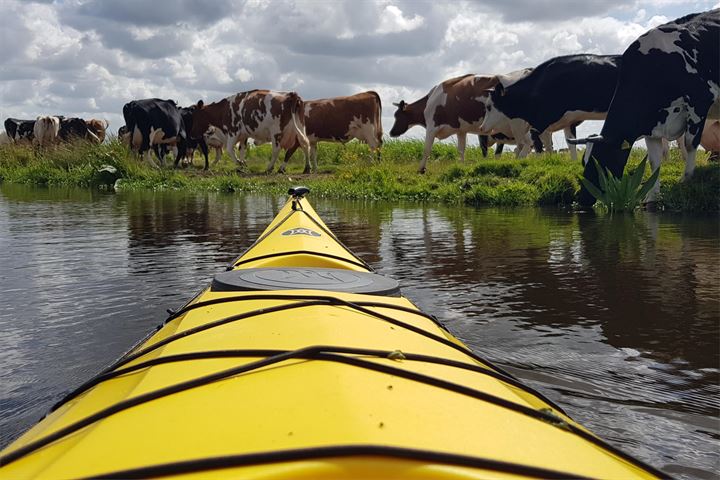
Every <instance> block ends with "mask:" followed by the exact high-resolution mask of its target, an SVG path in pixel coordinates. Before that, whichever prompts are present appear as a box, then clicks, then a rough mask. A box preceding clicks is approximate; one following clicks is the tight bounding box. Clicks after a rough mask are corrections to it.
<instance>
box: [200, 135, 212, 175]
mask: <svg viewBox="0 0 720 480" xmlns="http://www.w3.org/2000/svg"><path fill="white" fill-rule="evenodd" d="M200 151H201V152H202V154H203V157H205V168H204V170H209V169H210V160H209V159H208V155H209V154H210V150H209V149H208V145H207V143H205V141H204V140H203V141H201V142H200Z"/></svg>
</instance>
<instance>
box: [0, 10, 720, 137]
mask: <svg viewBox="0 0 720 480" xmlns="http://www.w3.org/2000/svg"><path fill="white" fill-rule="evenodd" d="M717 7H720V3H719V2H718V0H503V1H495V0H462V1H461V0H458V1H447V2H443V1H434V0H430V1H426V0H349V1H339V0H338V1H334V0H54V1H52V0H45V1H26V0H23V1H19V0H0V12H2V16H3V17H4V19H2V20H0V23H1V24H2V26H0V45H2V48H0V117H2V119H3V120H4V119H5V118H6V117H11V116H12V117H19V118H35V117H36V116H38V115H41V114H63V115H66V116H79V117H83V118H104V119H106V120H108V121H109V122H110V130H111V131H112V132H116V131H117V129H118V127H120V126H121V125H122V124H123V123H124V122H123V120H122V106H123V105H124V104H125V103H126V102H128V101H130V100H133V99H140V98H150V97H159V98H172V99H174V100H176V101H177V102H178V103H179V104H180V105H182V106H185V105H190V104H193V103H195V102H197V100H199V99H203V100H204V101H205V102H211V101H217V100H220V99H222V98H224V97H227V96H229V95H232V94H234V93H237V92H241V91H246V90H251V89H253V88H269V89H275V90H295V91H297V92H298V93H300V95H301V96H302V97H303V98H306V99H314V98H327V97H333V96H340V95H349V94H352V93H357V92H361V91H365V90H375V91H377V92H378V93H379V94H380V96H381V99H382V103H383V107H384V108H383V129H384V130H385V132H386V133H387V132H389V131H390V128H391V127H392V121H393V116H392V115H393V111H394V107H393V106H392V102H397V101H399V100H401V99H404V100H406V101H408V102H409V101H413V100H416V99H418V98H421V97H422V96H424V95H425V94H426V93H427V92H428V91H429V90H430V89H431V88H432V87H433V86H434V85H436V84H437V83H439V82H441V81H442V80H444V79H447V78H450V77H453V76H456V75H460V74H465V73H479V74H497V73H506V72H510V71H513V70H517V69H520V68H524V67H529V66H536V65H538V64H540V63H541V62H543V61H545V60H547V59H549V58H552V57H555V56H558V55H566V54H571V53H581V52H582V53H597V54H620V53H622V52H623V51H624V50H625V48H626V47H627V46H628V45H629V44H630V43H631V42H632V41H633V40H635V39H636V38H637V37H638V36H639V35H641V34H642V33H644V32H645V31H647V30H648V29H650V28H653V27H655V26H657V25H659V24H662V23H664V22H667V21H669V20H672V19H674V18H677V17H680V16H683V15H686V14H688V13H693V12H699V11H703V10H709V9H711V8H717ZM600 127H601V123H599V122H586V123H585V124H583V125H582V126H581V127H580V128H579V131H578V134H579V135H581V136H582V135H586V134H589V133H596V132H598V131H599V130H600ZM423 135H424V130H422V129H421V128H420V127H414V128H413V129H411V130H410V131H409V132H408V133H407V134H406V136H409V137H414V138H421V137H422V136H423ZM555 138H556V142H558V138H559V137H558V134H556V137H555ZM474 141H475V142H476V141H477V140H474ZM559 143H562V141H560V142H559Z"/></svg>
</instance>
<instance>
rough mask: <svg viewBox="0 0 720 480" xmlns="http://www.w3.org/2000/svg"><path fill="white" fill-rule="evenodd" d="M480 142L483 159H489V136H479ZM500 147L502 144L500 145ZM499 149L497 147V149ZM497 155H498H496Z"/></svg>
mask: <svg viewBox="0 0 720 480" xmlns="http://www.w3.org/2000/svg"><path fill="white" fill-rule="evenodd" d="M478 141H479V142H480V151H481V152H482V156H483V158H487V154H488V136H487V135H478ZM498 145H500V144H498ZM496 149H497V147H496ZM496 155H497V153H496Z"/></svg>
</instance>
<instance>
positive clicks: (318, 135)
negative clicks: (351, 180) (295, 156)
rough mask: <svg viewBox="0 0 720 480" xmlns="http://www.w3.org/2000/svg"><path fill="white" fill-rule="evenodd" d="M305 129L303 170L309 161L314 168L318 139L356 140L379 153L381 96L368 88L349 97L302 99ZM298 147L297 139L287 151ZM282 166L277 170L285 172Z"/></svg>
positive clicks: (333, 140) (381, 133)
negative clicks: (306, 151) (306, 142)
mask: <svg viewBox="0 0 720 480" xmlns="http://www.w3.org/2000/svg"><path fill="white" fill-rule="evenodd" d="M305 132H306V133H307V137H308V140H309V141H310V158H309V159H305V160H306V161H305V172H304V173H308V172H309V171H310V163H309V162H312V166H313V168H314V169H315V171H317V168H318V167H317V144H318V142H340V143H343V144H345V143H347V142H349V141H350V140H352V139H358V140H360V141H361V142H364V143H367V144H368V145H369V146H370V149H371V150H373V151H374V152H376V153H377V154H378V155H379V154H380V147H382V135H383V131H382V103H381V102H380V95H378V94H377V93H375V92H373V91H368V92H361V93H357V94H355V95H350V96H348V97H334V98H322V99H318V100H305ZM299 146H300V144H299V143H297V142H296V144H295V146H293V147H292V148H291V150H290V151H289V152H290V155H292V152H294V151H295V150H296V149H297V148H298V147H299ZM287 158H289V157H287ZM285 166H286V164H283V165H282V166H281V167H280V169H279V170H278V172H279V173H282V172H284V171H285Z"/></svg>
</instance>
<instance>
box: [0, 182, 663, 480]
mask: <svg viewBox="0 0 720 480" xmlns="http://www.w3.org/2000/svg"><path fill="white" fill-rule="evenodd" d="M290 193H291V198H290V200H289V201H288V203H287V204H286V205H285V207H284V208H283V209H282V210H281V212H280V213H279V214H278V215H277V217H276V218H275V220H273V222H272V223H271V224H270V225H269V226H268V228H267V229H266V231H265V232H264V233H263V234H262V235H261V236H260V238H259V239H258V241H256V242H255V243H253V245H251V246H250V248H248V249H247V250H246V251H245V252H244V253H243V255H241V256H240V257H238V258H237V259H235V260H234V261H233V262H232V263H231V264H230V266H229V267H228V271H227V273H226V274H218V275H217V276H216V279H215V281H213V283H211V285H210V286H209V287H208V288H206V289H205V290H203V291H202V292H201V293H200V294H198V295H197V296H195V297H194V298H193V299H192V300H190V301H189V302H188V303H187V304H186V305H185V306H183V307H182V308H180V309H179V310H178V311H176V312H173V313H171V314H170V316H169V317H168V318H167V319H166V320H165V321H164V322H163V323H162V324H161V325H160V326H159V327H158V328H157V330H156V331H154V332H152V334H151V335H149V336H148V337H147V338H146V339H145V340H144V341H142V342H141V343H140V344H138V345H137V346H135V347H134V348H133V349H131V350H130V351H129V352H128V353H127V354H126V355H124V356H123V357H121V358H120V359H119V360H118V361H116V362H115V363H114V364H113V365H111V366H109V367H107V368H106V369H104V370H103V371H101V372H100V373H99V374H98V375H97V376H95V377H94V378H92V379H90V380H88V381H87V382H85V383H84V384H82V385H80V386H79V387H77V388H75V389H74V390H72V391H71V392H70V393H68V394H67V395H66V396H65V397H64V398H63V399H62V400H60V401H59V402H57V403H56V404H55V405H54V406H53V407H52V409H51V410H50V412H49V413H48V415H47V416H46V417H45V418H44V419H43V420H42V421H41V422H40V423H38V424H37V425H36V426H35V427H33V428H32V429H30V430H29V431H28V432H27V433H26V434H25V435H23V436H22V437H20V438H19V439H18V440H16V441H15V442H14V443H13V444H11V445H10V446H9V447H7V448H6V449H5V450H4V451H3V452H2V453H0V478H58V477H62V478H145V477H164V476H176V477H178V478H179V477H185V476H187V477H188V478H190V477H192V476H193V475H198V474H200V475H202V478H215V477H216V478H226V477H228V476H233V477H242V478H269V477H271V478H387V477H389V476H398V477H403V478H456V479H464V478H528V477H535V478H619V477H622V478H656V477H666V476H667V475H665V474H663V472H661V471H659V470H657V469H654V468H653V467H651V466H649V465H646V464H645V463H643V462H642V461H640V460H637V459H635V458H633V457H632V456H630V455H628V454H626V453H624V452H622V451H620V450H619V449H617V448H615V447H613V446H611V445H609V444H607V443H606V442H604V441H603V440H601V439H599V438H598V437H596V436H595V435H593V434H592V433H590V432H588V431H587V430H586V429H584V428H583V427H581V426H580V425H578V424H577V423H575V422H574V421H573V420H572V419H571V418H570V417H568V416H567V414H566V413H565V412H564V411H563V410H562V409H561V408H560V407H559V406H558V405H556V404H554V403H553V402H552V401H551V400H549V399H548V398H546V397H545V396H544V395H542V394H541V393H539V392H537V391H535V390H534V389H532V388H530V387H528V386H526V385H524V384H523V383H521V382H520V381H519V380H517V379H516V378H515V377H514V376H513V375H511V374H510V373H508V372H506V371H504V370H503V369H501V368H499V367H497V366H495V365H493V364H492V363H490V362H489V361H488V360H486V359H484V358H482V357H481V356H479V355H477V354H476V353H474V352H472V351H471V350H470V349H469V348H468V347H467V346H465V345H464V344H462V343H461V342H460V341H459V340H457V339H456V338H455V337H453V336H452V335H451V333H450V332H449V331H448V330H447V328H446V327H445V326H444V325H443V324H442V323H441V322H439V321H438V320H437V319H436V318H435V317H434V316H432V315H429V314H426V313H424V312H422V311H420V310H419V309H417V307H415V305H413V304H412V303H411V302H410V301H409V300H407V299H406V298H404V297H403V296H402V295H401V294H400V292H399V290H398V289H397V288H395V287H393V282H392V281H388V280H387V279H384V278H381V277H379V276H377V275H375V274H373V273H370V272H371V271H372V269H371V268H370V266H368V265H367V264H366V263H365V262H364V261H362V260H361V259H359V258H357V257H356V256H355V255H354V254H352V253H351V252H350V251H349V250H348V249H347V248H346V247H345V246H344V245H342V244H341V243H340V242H339V240H338V239H337V238H335V236H334V235H333V234H332V233H331V232H330V231H329V229H328V228H327V227H326V226H325V225H324V223H323V222H322V221H321V220H320V219H319V218H317V217H316V214H315V212H314V211H313V210H312V207H310V205H309V204H308V203H307V200H305V199H304V198H303V195H304V194H305V193H306V191H303V190H291V192H290ZM343 272H344V273H343ZM348 279H349V280H348ZM308 285H310V286H312V288H308ZM348 285H349V286H348ZM355 285H357V287H355ZM339 289H350V290H353V289H356V291H338V290H339ZM357 291H369V292H381V293H373V294H367V293H357Z"/></svg>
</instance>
